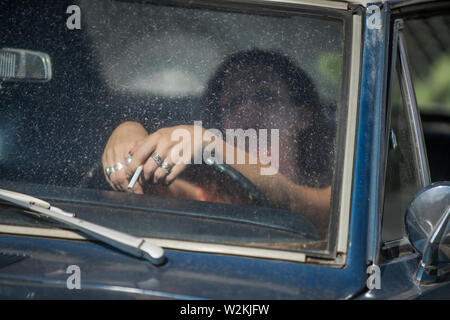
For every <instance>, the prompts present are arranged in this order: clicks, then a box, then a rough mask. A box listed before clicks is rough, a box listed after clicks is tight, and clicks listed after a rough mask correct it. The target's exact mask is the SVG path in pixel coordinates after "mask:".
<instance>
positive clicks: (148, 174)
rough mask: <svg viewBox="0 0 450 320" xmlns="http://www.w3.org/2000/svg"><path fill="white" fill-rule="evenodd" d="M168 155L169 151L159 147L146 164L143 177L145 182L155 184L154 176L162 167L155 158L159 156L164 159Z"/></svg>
mask: <svg viewBox="0 0 450 320" xmlns="http://www.w3.org/2000/svg"><path fill="white" fill-rule="evenodd" d="M166 153H167V149H165V148H164V146H158V147H157V149H156V150H155V152H154V153H153V154H152V156H150V158H148V160H147V162H146V163H145V164H144V170H143V177H144V180H145V181H149V182H151V183H153V174H154V173H155V171H156V170H157V169H158V168H159V167H160V164H158V163H157V162H156V160H155V159H154V158H153V157H154V156H156V155H158V156H159V157H160V158H161V159H164V158H165V155H166Z"/></svg>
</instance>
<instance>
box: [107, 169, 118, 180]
mask: <svg viewBox="0 0 450 320" xmlns="http://www.w3.org/2000/svg"><path fill="white" fill-rule="evenodd" d="M115 171H116V170H114V168H113V167H107V168H106V169H105V173H106V176H107V177H108V178H109V176H110V175H111V173H113V172H115Z"/></svg>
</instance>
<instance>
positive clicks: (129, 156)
mask: <svg viewBox="0 0 450 320" xmlns="http://www.w3.org/2000/svg"><path fill="white" fill-rule="evenodd" d="M132 159H133V158H132V157H131V154H129V155H128V156H127V157H126V158H125V165H126V166H127V167H128V166H129V165H130V163H131V160H132Z"/></svg>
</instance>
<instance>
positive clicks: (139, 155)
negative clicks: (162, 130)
mask: <svg viewBox="0 0 450 320" xmlns="http://www.w3.org/2000/svg"><path fill="white" fill-rule="evenodd" d="M159 139H160V134H159V133H157V132H155V133H154V134H151V135H149V136H148V137H147V138H145V139H144V141H143V142H141V143H138V144H136V145H135V146H134V147H133V148H132V149H131V150H130V152H129V154H130V155H131V156H132V158H131V162H130V164H129V165H128V166H127V169H126V171H127V174H128V175H130V176H132V175H133V173H134V171H136V168H137V167H138V166H140V165H141V164H144V163H145V162H147V160H148V158H149V156H150V155H151V154H152V153H153V152H154V151H155V148H156V145H157V143H158V140H159Z"/></svg>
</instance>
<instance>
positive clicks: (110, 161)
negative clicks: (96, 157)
mask: <svg viewBox="0 0 450 320" xmlns="http://www.w3.org/2000/svg"><path fill="white" fill-rule="evenodd" d="M105 158H106V160H105V163H106V167H109V168H114V154H113V151H112V150H111V149H108V150H107V151H106V156H105ZM113 174H114V173H111V174H110V175H109V177H108V176H106V181H108V183H109V185H110V186H111V187H112V188H113V189H114V190H116V191H117V190H119V189H118V188H117V186H116V184H115V182H114V180H113V179H112V175H113ZM105 175H106V172H105Z"/></svg>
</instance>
